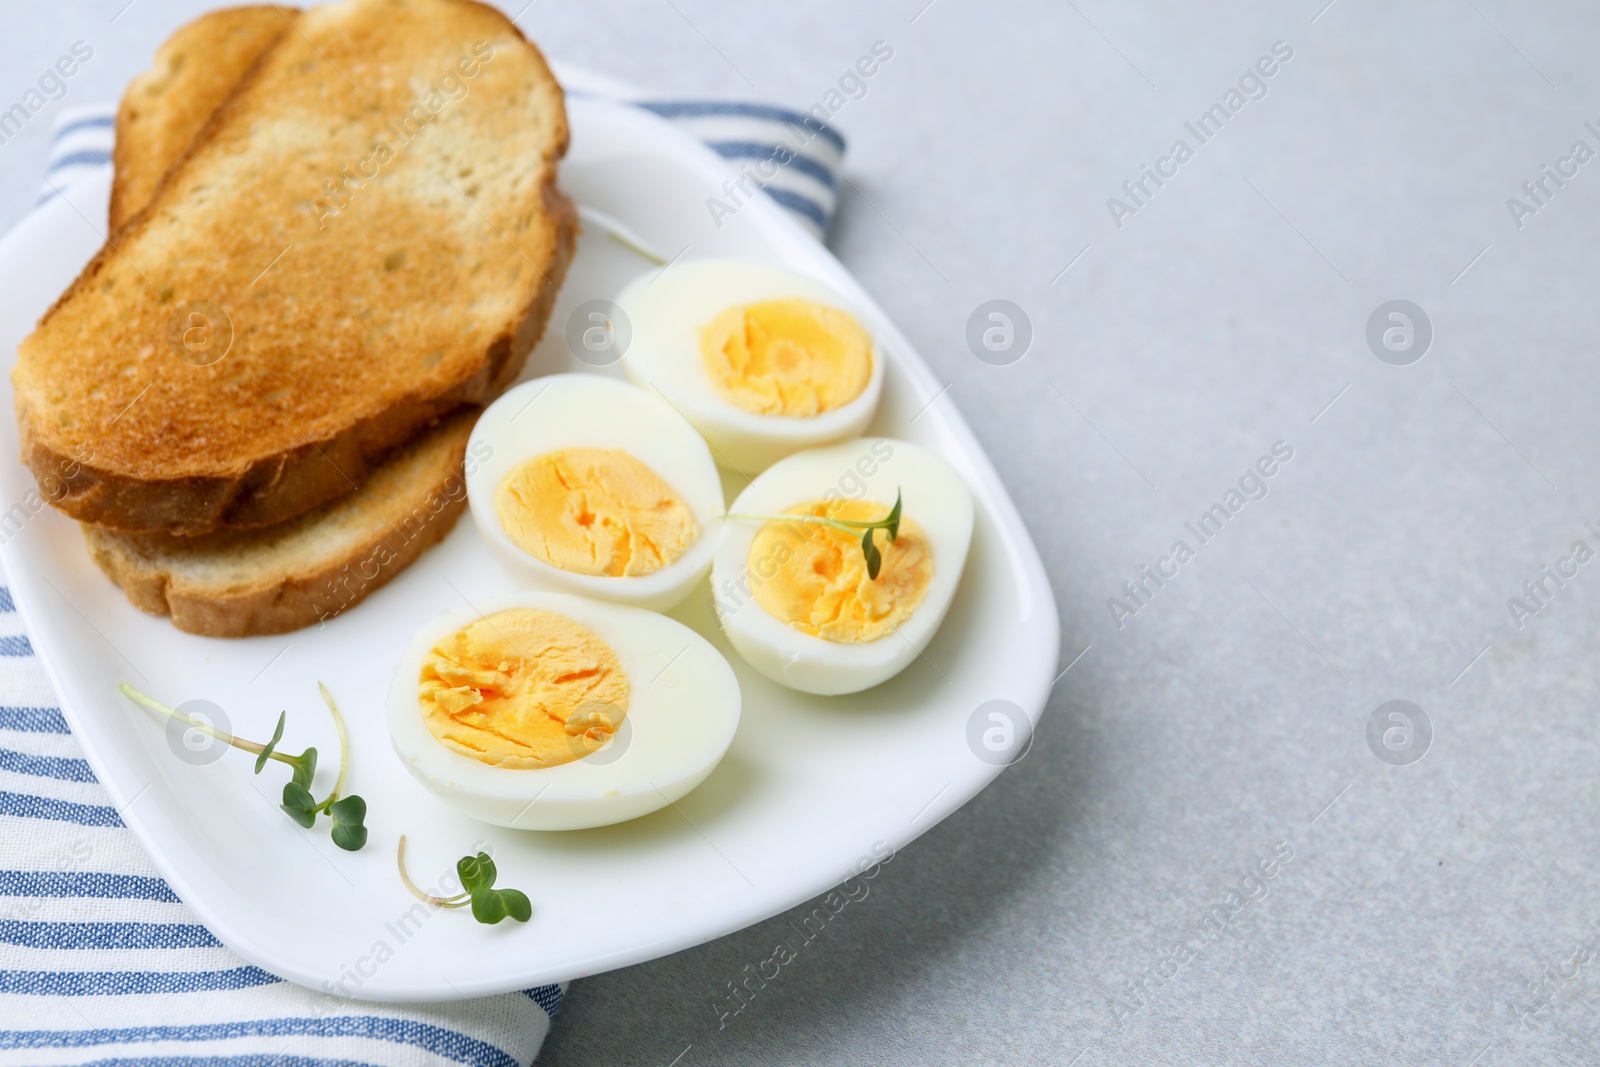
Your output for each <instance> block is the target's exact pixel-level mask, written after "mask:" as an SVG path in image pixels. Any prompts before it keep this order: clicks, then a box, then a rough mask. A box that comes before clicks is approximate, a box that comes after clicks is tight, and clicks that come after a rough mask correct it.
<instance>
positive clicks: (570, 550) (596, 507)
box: [467, 374, 723, 611]
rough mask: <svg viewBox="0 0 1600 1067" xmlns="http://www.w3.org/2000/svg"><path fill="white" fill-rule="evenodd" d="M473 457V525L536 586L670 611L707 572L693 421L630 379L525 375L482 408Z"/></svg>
mask: <svg viewBox="0 0 1600 1067" xmlns="http://www.w3.org/2000/svg"><path fill="white" fill-rule="evenodd" d="M467 455H468V456H469V457H471V458H470V460H469V462H468V465H467V499H468V501H469V503H470V505H471V508H472V518H473V521H474V522H475V523H476V524H477V526H478V530H479V531H480V532H481V533H482V534H483V537H484V540H486V541H487V542H488V543H489V548H490V549H491V551H493V552H494V554H495V556H496V557H497V558H498V559H499V560H500V562H501V563H502V564H503V565H504V566H505V567H506V568H507V569H509V570H510V571H511V572H512V573H513V574H516V575H517V576H519V577H520V578H522V579H523V580H524V581H525V582H526V583H527V584H528V585H530V586H533V587H534V588H539V589H547V590H551V591H554V592H565V593H575V594H579V595H582V596H592V597H598V598H600V599H602V600H610V601H613V602H616V603H621V604H631V605H635V606H638V607H645V608H650V609H652V610H655V611H666V610H668V609H670V608H672V607H673V606H674V605H676V604H677V603H679V602H680V601H681V600H683V598H684V597H685V596H687V595H688V593H689V591H690V590H691V589H693V588H694V587H695V586H696V584H697V583H699V582H701V581H703V580H704V579H705V576H706V572H707V571H708V570H709V569H710V567H711V558H712V556H713V554H714V553H715V551H716V534H717V529H718V527H719V526H720V524H721V515H722V508H723V497H722V482H721V480H720V479H719V478H718V475H717V466H716V464H715V463H714V462H713V461H712V459H711V453H710V451H709V450H708V449H707V448H706V443H705V440H704V439H703V438H701V436H700V435H699V434H698V433H696V432H695V429H694V427H693V426H691V425H689V423H687V422H685V421H684V419H683V418H682V417H681V416H680V415H678V413H677V412H675V411H673V410H672V408H671V406H669V405H668V404H667V403H666V401H664V400H662V399H661V398H660V397H658V396H654V395H652V394H651V393H648V392H646V391H645V390H643V389H640V388H639V387H637V386H633V385H629V384H628V383H627V382H622V381H616V380H614V379H611V378H601V377H599V376H597V375H592V374H555V375H551V376H549V377H547V378H537V379H535V380H533V381H531V382H526V383H524V384H522V385H519V386H517V387H516V388H515V389H512V390H510V391H509V392H507V393H506V394H505V395H503V396H501V397H500V399H498V400H496V401H495V402H494V403H493V404H491V405H489V408H488V410H486V411H485V412H484V413H483V415H482V416H480V417H479V419H478V423H477V426H475V427H474V428H473V431H472V438H471V440H470V441H469V442H468V445H467Z"/></svg>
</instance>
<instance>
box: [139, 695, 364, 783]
mask: <svg viewBox="0 0 1600 1067" xmlns="http://www.w3.org/2000/svg"><path fill="white" fill-rule="evenodd" d="M117 688H118V689H120V690H121V691H122V695H123V696H125V697H127V698H128V699H129V700H131V701H133V702H134V703H135V704H138V705H140V706H142V707H145V708H148V709H149V710H151V711H154V712H157V713H158V714H161V715H164V716H166V717H167V718H169V719H174V720H176V721H178V722H181V723H183V724H184V725H185V726H187V727H189V728H191V729H194V730H199V731H200V732H201V733H203V734H206V735H207V736H210V737H214V738H216V739H217V740H218V741H221V742H222V743H223V744H227V745H232V746H233V747H234V748H236V749H239V750H240V751H241V752H249V753H251V754H253V755H260V754H261V751H262V750H263V749H265V748H266V747H267V746H266V745H263V744H260V743H258V742H255V741H247V740H246V739H244V738H242V737H235V736H234V735H233V734H230V733H228V732H227V731H226V730H218V729H217V728H216V727H215V726H212V725H211V724H210V723H206V722H201V721H200V720H199V719H197V718H195V717H194V716H193V715H186V714H184V713H183V712H181V711H179V710H178V709H177V708H169V707H167V706H166V705H165V704H163V703H161V702H160V701H159V700H155V699H153V698H151V697H147V696H145V695H144V694H143V693H141V692H139V691H138V690H137V689H135V688H134V687H133V686H131V685H129V684H127V683H126V682H124V683H122V684H121V685H119V686H117ZM343 736H344V730H343V728H342V727H341V728H340V739H341V740H343ZM269 758H270V759H275V760H277V761H278V762H279V763H287V764H289V766H291V767H297V766H299V764H300V761H299V759H298V758H296V757H294V756H285V755H284V754H283V753H281V752H274V753H272V754H271V756H270V757H269Z"/></svg>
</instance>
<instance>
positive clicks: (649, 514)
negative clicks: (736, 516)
mask: <svg viewBox="0 0 1600 1067" xmlns="http://www.w3.org/2000/svg"><path fill="white" fill-rule="evenodd" d="M494 509H495V512H496V514H497V515H498V516H499V518H500V525H501V526H502V527H503V528H504V529H505V531H506V534H507V536H509V537H510V538H511V540H512V541H513V542H514V543H515V544H516V545H517V547H518V548H520V549H522V550H523V551H524V552H526V553H528V554H529V555H530V556H533V557H534V558H535V559H540V560H543V561H544V562H546V563H548V564H550V565H551V566H552V567H560V568H561V569H562V570H564V571H570V572H572V573H574V574H593V575H603V576H606V577H611V578H618V577H630V578H632V577H638V576H640V575H645V574H652V573H654V572H655V571H658V570H660V569H661V568H662V567H665V566H667V565H668V564H669V563H672V562H673V561H674V560H676V559H677V558H678V557H679V556H682V555H683V554H684V552H686V551H688V549H689V546H690V545H692V544H694V541H695V538H696V537H698V536H700V527H699V524H698V523H696V522H695V520H694V513H693V512H691V511H690V510H689V507H688V505H687V504H685V503H684V502H683V501H682V500H681V499H679V497H678V495H677V494H676V493H674V492H673V491H672V487H671V486H670V485H668V484H667V483H666V482H664V481H662V480H661V478H660V476H658V475H657V474H656V472H655V471H653V470H651V469H650V468H649V467H648V466H646V465H645V464H643V463H641V462H640V461H639V460H637V459H635V458H633V457H632V456H631V455H629V454H628V453H626V452H623V451H621V450H619V449H614V448H567V449H562V450H561V451H559V452H549V453H546V454H545V455H542V456H536V457H534V458H533V459H530V460H528V461H527V462H526V463H524V464H522V465H521V466H520V467H518V468H517V469H516V470H514V471H512V472H511V473H510V474H508V475H506V477H505V480H504V481H502V482H501V483H500V488H499V489H498V490H497V491H496V492H495V497H494Z"/></svg>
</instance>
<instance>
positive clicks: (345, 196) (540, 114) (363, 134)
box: [12, 0, 576, 535]
mask: <svg viewBox="0 0 1600 1067" xmlns="http://www.w3.org/2000/svg"><path fill="white" fill-rule="evenodd" d="M286 17H287V18H290V19H292V20H293V26H292V27H291V28H290V30H289V31H287V32H285V33H283V34H281V35H280V36H279V37H278V38H277V40H276V41H275V42H274V43H273V44H271V45H270V46H268V47H267V48H266V50H265V51H264V52H262V53H261V55H260V57H259V58H258V60H257V61H256V63H255V64H254V66H253V67H252V69H251V70H250V71H249V73H248V74H246V75H245V76H244V77H243V78H242V79H241V81H240V83H239V85H238V87H237V88H236V89H235V90H234V92H233V93H232V95H231V96H230V97H229V98H228V99H227V100H226V102H225V103H223V104H222V105H221V107H220V108H219V110H218V111H217V112H216V113H215V114H214V115H212V116H211V117H210V118H209V119H208V120H206V122H205V124H204V127H203V129H202V130H201V132H200V134H199V135H198V136H197V137H196V139H195V140H194V141H193V142H192V143H191V144H190V145H189V147H188V149H187V151H186V154H185V156H184V158H183V159H181V160H180V161H179V162H178V163H177V164H175V165H174V166H173V167H172V168H171V169H170V170H168V171H167V172H166V174H165V176H164V177H163V178H162V180H161V182H160V183H159V185H158V187H157V189H156V190H155V192H154V193H153V195H152V198H151V200H150V202H149V204H148V205H146V206H145V207H144V208H143V209H142V210H141V211H139V212H138V213H137V214H135V215H134V216H132V217H131V218H130V219H129V220H128V221H127V223H126V225H125V226H124V227H123V229H122V230H120V231H119V232H117V233H116V234H114V235H113V236H112V238H111V239H110V240H109V241H108V243H107V246H106V247H105V248H104V249H102V250H101V252H100V253H99V254H98V255H97V256H96V257H95V259H94V260H93V261H92V262H91V263H90V264H89V266H88V267H87V268H85V270H84V272H83V273H82V274H81V275H80V276H79V278H78V280H77V281H76V282H75V283H74V284H73V286H72V287H71V288H70V289H69V290H68V291H67V293H66V294H65V295H64V296H63V297H62V298H61V299H60V300H59V301H58V302H57V304H56V305H55V307H53V308H52V309H51V310H50V311H49V312H47V313H46V315H45V317H44V318H43V319H42V320H41V321H40V324H39V327H38V328H37V329H36V330H35V332H34V333H33V334H32V335H31V336H30V337H29V338H28V339H27V340H26V341H24V342H23V344H22V346H21V348H20V350H19V354H18V361H17V365H16V367H15V369H14V370H13V374H12V380H13V384H14V386H15V391H16V406H17V418H18V424H19V428H20V431H21V439H22V447H23V458H24V460H25V461H26V462H27V463H28V464H29V466H30V467H31V468H32V469H33V471H34V473H35V476H36V477H39V478H40V479H42V480H48V481H49V482H50V483H51V484H52V485H57V484H58V482H59V483H64V485H65V487H66V492H65V495H64V496H59V499H58V504H57V506H59V507H60V508H61V509H62V510H63V511H65V512H67V513H68V514H70V515H72V516H73V517H75V518H79V519H83V520H85V521H88V522H93V523H96V524H99V525H103V526H108V527H113V528H117V529H122V530H126V531H144V532H157V531H159V532H168V533H182V534H190V535H193V534H201V533H206V532H209V531H212V530H215V529H218V528H221V527H230V528H248V527H254V526H262V525H268V524H271V523H275V522H281V521H283V520H285V519H288V518H292V517H294V516H297V515H300V514H303V513H304V512H306V511H308V510H310V509H311V508H313V507H315V506H317V505H319V504H321V503H323V502H325V501H327V500H330V499H332V498H333V497H335V496H338V495H340V494H342V493H347V492H349V491H351V489H352V488H353V487H354V486H356V485H358V484H359V483H360V482H361V481H363V480H364V479H365V478H366V477H367V476H368V474H369V473H370V469H371V465H372V463H373V462H374V460H376V459H377V458H378V457H381V456H382V455H383V454H384V453H386V452H388V451H389V450H391V449H392V448H394V447H395V446H397V445H398V444H400V443H401V442H403V441H405V440H406V439H407V438H409V437H410V436H411V435H412V434H413V433H414V432H415V431H416V430H418V429H419V428H420V427H423V426H426V425H427V424H429V423H430V422H431V421H432V420H433V419H434V418H437V417H438V416H440V415H441V414H444V413H447V412H449V411H451V410H453V409H454V408H456V407H458V406H461V405H463V404H478V403H482V402H484V401H487V400H489V399H491V398H492V397H493V396H495V395H496V394H498V392H499V391H501V390H502V389H504V387H505V386H506V385H507V384H509V383H510V382H511V381H512V380H513V379H514V378H515V377H516V374H517V372H518V371H519V370H520V368H521V366H522V363H523V361H524V359H525V357H526V355H527V352H528V351H529V350H530V349H531V348H532V347H533V344H534V343H535V342H536V341H537V339H538V336H539V333H540V332H541V330H542V329H543V325H544V322H545V319H546V318H547V317H548V315H549V310H550V307H551V305H552V303H553V301H554V298H555V293H556V289H557V287H558V285H559V283H560V281H561V279H562V277H563V276H564V273H565V269H566V265H567V262H568V261H569V259H570V257H571V253H572V249H573V244H574V238H575V231H576V213H575V211H574V210H573V208H572V205H571V202H570V201H569V200H567V199H566V197H564V196H563V195H562V194H561V193H560V192H559V191H558V190H557V189H556V187H555V165H556V162H557V160H558V159H559V158H560V156H561V155H562V154H563V153H564V152H565V150H566V145H567V124H566V115H565V109H564V107H563V104H562V96H561V90H560V87H559V86H558V85H557V84H556V82H555V80H554V78H552V77H551V75H550V73H549V70H548V68H547V67H546V66H545V64H544V60H543V58H542V57H541V56H540V55H539V53H538V51H537V50H536V49H535V48H534V47H533V46H532V45H530V44H528V43H527V41H526V40H525V39H524V38H523V37H522V35H521V33H520V32H518V30H517V29H516V27H515V26H514V25H512V24H511V23H510V22H509V21H508V20H507V19H506V18H505V16H504V15H502V14H500V13H499V12H497V11H495V10H494V9H492V8H489V7H486V6H483V5H480V4H476V3H472V2H468V0H343V2H341V3H335V4H329V5H327V6H322V7H316V8H312V9H310V10H308V11H305V12H302V13H299V14H288V13H286ZM336 183H338V184H336ZM230 327H231V328H230ZM230 335H231V339H230ZM219 357H220V358H219ZM201 363H204V364H205V365H197V364H201ZM53 495H56V494H53Z"/></svg>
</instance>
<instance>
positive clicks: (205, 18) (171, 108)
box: [110, 4, 299, 233]
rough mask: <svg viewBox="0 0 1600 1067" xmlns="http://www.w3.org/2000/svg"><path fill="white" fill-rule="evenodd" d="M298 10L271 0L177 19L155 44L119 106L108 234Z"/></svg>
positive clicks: (136, 207)
mask: <svg viewBox="0 0 1600 1067" xmlns="http://www.w3.org/2000/svg"><path fill="white" fill-rule="evenodd" d="M298 13H299V12H298V11H296V10H295V9H294V8H281V7H273V6H271V5H269V4H256V5H252V6H249V7H228V8H222V9H221V10H218V11H212V12H209V13H207V14H204V15H201V16H200V17H199V18H197V19H195V20H194V21H193V22H191V23H189V24H188V25H186V26H183V27H182V28H180V29H179V30H178V31H177V32H176V33H174V34H173V35H172V36H171V37H169V38H167V41H166V43H165V44H163V45H162V46H161V47H160V48H158V49H156V56H155V62H154V63H153V64H152V65H151V67H150V69H149V70H147V71H145V72H144V73H143V74H140V75H139V76H138V77H136V78H134V79H133V81H132V82H130V83H129V85H128V91H127V92H126V93H124V94H123V96H122V104H121V106H120V107H118V108H117V141H116V147H115V149H114V150H113V153H112V164H113V170H114V174H113V177H112V179H111V218H110V222H111V230H112V232H113V233H114V232H116V231H117V230H120V229H122V227H123V225H124V224H125V223H126V222H127V221H128V220H129V219H131V218H132V217H133V216H134V215H136V214H138V212H139V211H140V210H141V209H142V208H143V207H144V206H145V205H146V204H148V203H149V202H150V197H151V195H152V194H153V193H154V192H155V191H156V186H157V185H159V184H160V183H161V177H162V175H164V174H166V172H167V168H169V167H171V166H172V164H173V163H175V162H177V161H178V160H179V159H180V158H182V156H183V153H184V150H185V149H187V148H188V147H189V145H190V144H191V143H192V142H193V141H194V139H195V137H196V136H198V135H199V133H200V130H201V129H202V128H203V127H204V126H205V124H206V121H207V120H208V119H210V118H211V116H212V115H213V114H214V113H215V112H216V110H217V108H219V107H221V106H222V104H223V102H224V101H226V100H227V99H228V97H230V96H232V95H233V92H234V90H235V89H237V88H238V87H239V81H240V79H241V78H242V77H243V76H244V75H245V73H246V72H247V71H249V70H250V68H251V67H253V66H255V63H256V61H257V60H258V59H260V58H261V57H262V55H264V54H265V53H266V51H267V49H268V48H271V47H272V46H273V45H274V44H276V43H277V40H278V38H279V37H281V36H283V35H284V34H285V33H288V32H291V31H292V30H293V28H294V23H293V22H292V21H291V16H293V15H296V14H298Z"/></svg>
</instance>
